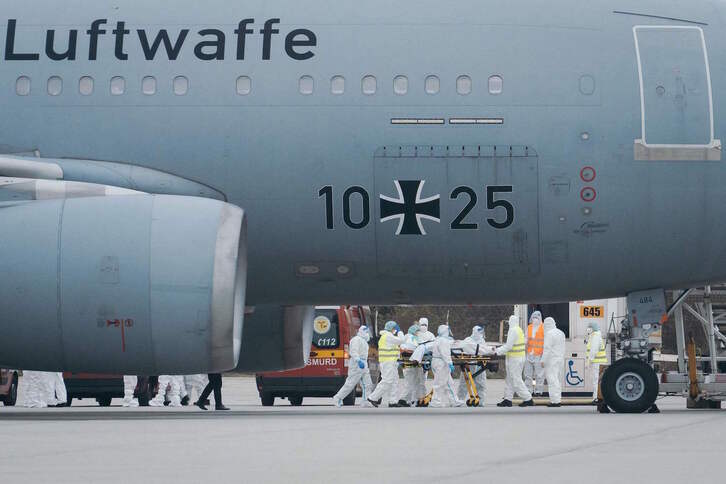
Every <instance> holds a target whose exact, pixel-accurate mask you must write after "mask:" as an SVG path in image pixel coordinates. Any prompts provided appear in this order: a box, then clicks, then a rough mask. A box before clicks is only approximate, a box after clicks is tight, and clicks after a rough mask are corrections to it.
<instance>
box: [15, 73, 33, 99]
mask: <svg viewBox="0 0 726 484" xmlns="http://www.w3.org/2000/svg"><path fill="white" fill-rule="evenodd" d="M15 93H16V94H17V95H18V96H27V95H28V94H30V78H29V77H28V76H20V77H18V80H17V81H15Z"/></svg>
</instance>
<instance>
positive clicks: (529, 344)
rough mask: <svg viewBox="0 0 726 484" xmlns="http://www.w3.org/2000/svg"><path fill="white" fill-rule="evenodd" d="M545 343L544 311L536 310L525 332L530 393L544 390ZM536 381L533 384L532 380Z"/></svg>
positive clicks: (527, 383) (526, 372)
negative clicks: (542, 363) (543, 353)
mask: <svg viewBox="0 0 726 484" xmlns="http://www.w3.org/2000/svg"><path fill="white" fill-rule="evenodd" d="M543 344H544V327H543V326H542V313H540V312H539V311H535V312H533V313H532V316H530V317H529V325H528V326H527V332H526V334H525V345H526V346H525V349H526V359H525V361H524V384H525V385H527V390H529V392H530V393H534V394H535V396H536V395H541V394H542V393H543V392H544V369H543V368H542V365H541V364H540V363H541V362H542V345H543ZM533 380H534V381H535V383H534V384H533V383H532V381H533Z"/></svg>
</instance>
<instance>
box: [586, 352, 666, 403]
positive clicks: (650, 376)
mask: <svg viewBox="0 0 726 484" xmlns="http://www.w3.org/2000/svg"><path fill="white" fill-rule="evenodd" d="M600 388H601V390H602V395H603V399H604V400H605V401H606V402H607V405H608V406H609V407H610V408H612V409H613V410H615V411H616V412H618V413H643V412H645V411H646V410H649V409H651V408H653V406H654V404H655V400H656V398H657V397H658V376H657V375H656V373H655V371H654V370H653V368H652V367H651V366H650V365H649V364H647V363H645V362H643V361H641V360H638V359H635V358H623V359H621V360H618V361H616V362H615V363H614V364H612V365H611V366H610V367H608V368H607V370H605V373H604V374H603V377H602V383H601V387H600Z"/></svg>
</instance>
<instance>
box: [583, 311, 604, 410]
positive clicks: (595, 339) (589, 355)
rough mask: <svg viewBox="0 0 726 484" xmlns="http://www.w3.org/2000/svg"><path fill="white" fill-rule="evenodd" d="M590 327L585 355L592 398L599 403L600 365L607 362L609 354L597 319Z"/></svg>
mask: <svg viewBox="0 0 726 484" xmlns="http://www.w3.org/2000/svg"><path fill="white" fill-rule="evenodd" d="M590 328H591V329H592V333H590V337H589V338H588V340H587V347H586V348H587V349H586V352H585V357H586V360H587V366H588V368H589V370H590V377H591V378H592V400H593V402H594V403H597V400H598V398H597V391H598V383H599V379H600V365H606V364H607V362H608V356H607V353H606V352H605V340H603V338H602V333H601V332H600V324H598V322H597V321H591V322H590Z"/></svg>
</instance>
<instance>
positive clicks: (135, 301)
mask: <svg viewBox="0 0 726 484" xmlns="http://www.w3.org/2000/svg"><path fill="white" fill-rule="evenodd" d="M0 227H2V230H0V254H2V256H0V334H1V335H2V337H0V367H4V368H21V369H28V370H48V371H61V370H67V371H90V372H112V373H125V374H145V375H157V374H187V373H201V372H211V371H221V370H228V369H231V368H234V367H235V366H236V365H237V361H238V358H239V351H240V343H241V337H242V322H243V316H244V297H245V287H246V275H247V250H246V220H245V216H244V212H243V210H242V209H240V208H239V207H237V206H234V205H231V204H228V203H224V202H220V201H217V200H210V199H205V198H195V197H185V196H170V195H147V194H139V195H120V196H106V197H91V198H74V199H70V198H69V199H57V200H43V201H30V202H21V203H17V204H14V205H8V206H5V207H2V208H0Z"/></svg>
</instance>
